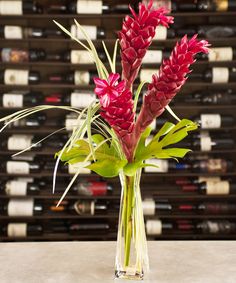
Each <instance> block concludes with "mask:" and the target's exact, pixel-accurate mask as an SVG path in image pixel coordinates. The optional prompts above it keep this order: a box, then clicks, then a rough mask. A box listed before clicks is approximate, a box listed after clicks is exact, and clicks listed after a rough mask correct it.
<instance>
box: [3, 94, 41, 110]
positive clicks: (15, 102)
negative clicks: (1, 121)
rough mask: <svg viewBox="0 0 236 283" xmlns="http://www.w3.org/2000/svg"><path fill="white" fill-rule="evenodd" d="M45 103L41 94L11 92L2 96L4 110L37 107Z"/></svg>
mask: <svg viewBox="0 0 236 283" xmlns="http://www.w3.org/2000/svg"><path fill="white" fill-rule="evenodd" d="M42 102H43V96H42V93H40V92H35V91H34V92H27V91H22V90H19V91H11V92H6V93H3V94H2V95H1V96H0V106H2V107H4V108H22V107H28V106H36V105H39V104H41V103H42Z"/></svg>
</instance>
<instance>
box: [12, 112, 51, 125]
mask: <svg viewBox="0 0 236 283" xmlns="http://www.w3.org/2000/svg"><path fill="white" fill-rule="evenodd" d="M46 118H47V117H46V115H45V114H42V113H41V114H32V115H30V116H28V117H26V118H22V119H20V120H17V121H14V122H12V123H11V124H9V125H8V127H9V128H39V127H41V126H43V125H44V123H45V121H46Z"/></svg>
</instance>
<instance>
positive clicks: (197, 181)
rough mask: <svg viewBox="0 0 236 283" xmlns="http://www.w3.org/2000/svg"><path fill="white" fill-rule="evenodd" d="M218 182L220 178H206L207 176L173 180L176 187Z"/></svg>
mask: <svg viewBox="0 0 236 283" xmlns="http://www.w3.org/2000/svg"><path fill="white" fill-rule="evenodd" d="M208 181H211V182H220V181H222V180H221V177H220V176H214V177H208V176H199V177H197V178H178V179H176V180H175V184H176V185H180V186H183V185H195V184H197V185H198V184H200V183H202V182H208Z"/></svg>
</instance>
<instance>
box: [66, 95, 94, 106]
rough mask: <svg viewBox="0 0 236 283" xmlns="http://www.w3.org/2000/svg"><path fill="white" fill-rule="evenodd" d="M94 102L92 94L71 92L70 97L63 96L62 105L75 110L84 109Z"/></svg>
mask: <svg viewBox="0 0 236 283" xmlns="http://www.w3.org/2000/svg"><path fill="white" fill-rule="evenodd" d="M95 101H96V95H95V94H94V93H93V92H88V91H85V92H79V91H75V92H72V93H71V94H70V95H68V96H65V98H64V103H65V104H66V105H70V106H72V107H76V108H86V107H88V106H89V105H90V104H91V103H93V102H95Z"/></svg>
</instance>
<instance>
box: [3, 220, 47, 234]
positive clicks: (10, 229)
mask: <svg viewBox="0 0 236 283" xmlns="http://www.w3.org/2000/svg"><path fill="white" fill-rule="evenodd" d="M1 230H2V234H3V235H4V236H7V237H14V238H17V237H19V238H21V237H22V238H23V237H28V236H40V235H42V234H43V227H42V226H41V225H36V224H29V223H8V224H7V225H6V226H3V227H2V229H1Z"/></svg>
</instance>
